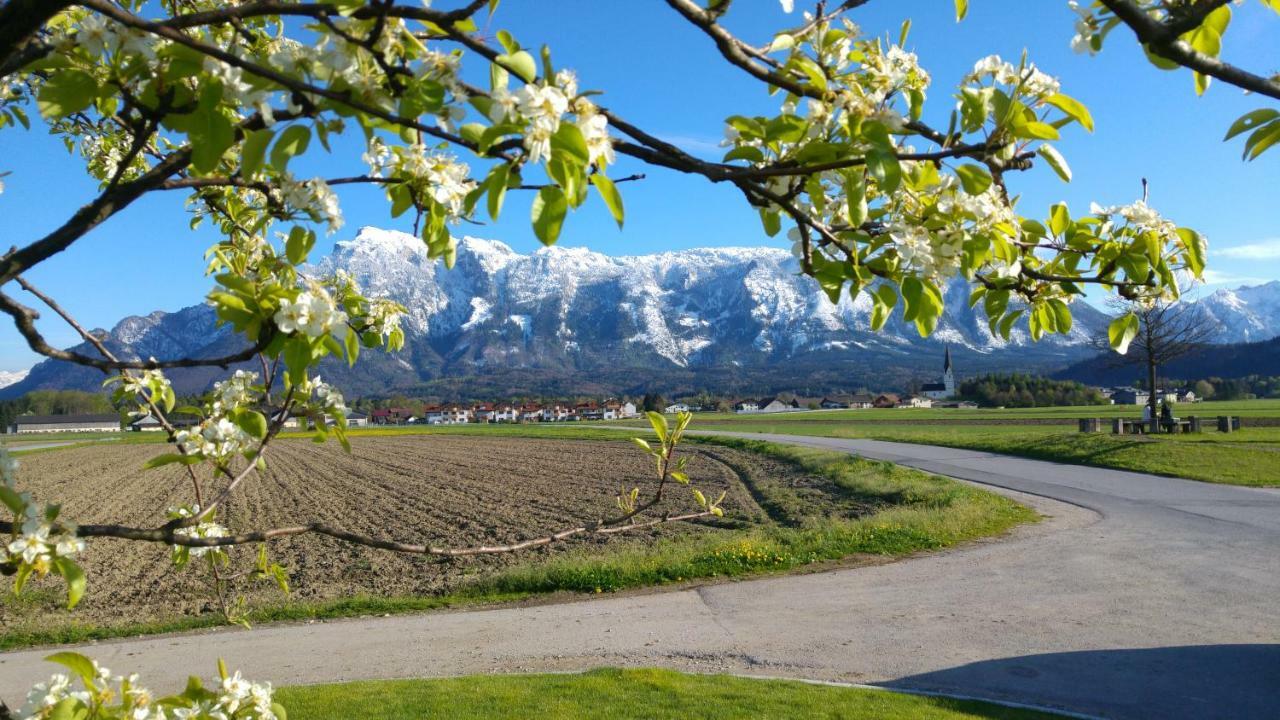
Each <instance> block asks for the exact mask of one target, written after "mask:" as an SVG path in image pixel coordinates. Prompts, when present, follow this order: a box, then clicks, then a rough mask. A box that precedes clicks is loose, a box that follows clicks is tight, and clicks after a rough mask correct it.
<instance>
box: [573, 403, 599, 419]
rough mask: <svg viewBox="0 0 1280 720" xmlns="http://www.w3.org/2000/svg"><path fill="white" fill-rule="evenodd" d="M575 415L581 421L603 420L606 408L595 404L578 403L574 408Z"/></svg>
mask: <svg viewBox="0 0 1280 720" xmlns="http://www.w3.org/2000/svg"><path fill="white" fill-rule="evenodd" d="M573 410H574V413H576V414H577V416H578V418H579V419H581V420H603V419H604V408H602V407H600V405H599V404H598V403H595V402H584V403H578V404H577V405H575V406H574V407H573Z"/></svg>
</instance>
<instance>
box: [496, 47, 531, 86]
mask: <svg viewBox="0 0 1280 720" xmlns="http://www.w3.org/2000/svg"><path fill="white" fill-rule="evenodd" d="M497 61H498V64H499V65H501V66H503V67H505V68H506V69H508V70H510V71H511V72H513V73H515V74H516V77H518V78H520V79H521V80H524V81H525V82H533V81H534V79H536V78H537V77H538V63H537V61H536V60H534V59H533V56H532V55H530V54H529V53H528V52H525V51H524V50H517V51H516V52H513V53H510V54H506V55H499V56H498V57H497Z"/></svg>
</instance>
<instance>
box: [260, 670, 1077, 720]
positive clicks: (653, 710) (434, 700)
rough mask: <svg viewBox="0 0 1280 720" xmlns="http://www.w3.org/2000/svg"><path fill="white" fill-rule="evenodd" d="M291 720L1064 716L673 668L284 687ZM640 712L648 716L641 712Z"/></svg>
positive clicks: (1044, 719) (1027, 719)
mask: <svg viewBox="0 0 1280 720" xmlns="http://www.w3.org/2000/svg"><path fill="white" fill-rule="evenodd" d="M276 697H277V698H278V699H279V700H280V701H281V703H282V704H283V705H284V706H285V707H286V708H287V709H288V711H289V717H290V719H291V720H340V719H341V720H346V718H350V717H351V716H352V710H353V708H359V712H358V714H359V716H360V717H361V718H368V719H369V720H416V719H417V718H424V717H448V718H451V719H452V720H468V719H469V718H476V719H477V720H479V719H480V718H484V720H503V719H504V718H511V720H516V719H517V718H520V719H523V718H526V717H529V715H530V712H531V710H530V709H531V708H537V711H536V714H537V716H538V717H540V718H546V719H547V720H556V719H557V718H573V719H574V720H577V719H579V718H583V719H590V720H610V719H614V718H619V719H620V718H635V717H641V716H643V717H645V718H652V719H653V720H661V719H662V718H671V719H673V720H675V719H677V718H679V719H680V720H684V719H685V718H698V719H702V720H716V719H718V718H743V717H752V718H798V717H803V718H815V719H822V718H842V719H844V720H857V719H861V718H867V719H870V718H875V719H876V720H976V719H978V718H986V719H989V720H1050V719H1051V718H1058V717H1061V716H1060V715H1050V714H1047V713H1041V712H1035V711H1031V710H1023V709H1018V708H1010V707H1005V706H1001V705H994V704H991V703H984V702H978V701H973V700H951V699H948V698H936V697H921V696H916V695H904V694H900V693H894V692H886V691H883V690H871V689H866V688H850V687H834V686H830V685H814V684H810V683H802V682H796V681H787V680H756V679H748V678H741V677H734V676H728V675H688V674H684V673H677V672H672V671H670V670H651V669H644V670H617V669H612V668H607V669H601V670H593V671H591V672H587V673H582V674H574V675H564V674H556V675H477V676H471V677H460V678H446V679H434V680H381V681H369V682H356V683H342V684H338V685H313V686H308V687H286V688H280V689H279V690H278V691H277V694H276ZM640 708H643V712H642V714H641V711H640V710H639V709H640Z"/></svg>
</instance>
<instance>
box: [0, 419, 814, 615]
mask: <svg viewBox="0 0 1280 720" xmlns="http://www.w3.org/2000/svg"><path fill="white" fill-rule="evenodd" d="M159 452H161V450H160V449H159V448H157V447H156V446H154V445H151V446H147V445H133V446H128V445H126V446H118V447H89V448H76V449H69V450H61V451H57V452H50V453H43V454H38V455H33V456H30V457H27V458H23V459H22V467H21V469H20V471H19V482H20V484H21V485H22V487H23V488H24V489H28V490H31V491H32V492H33V493H34V494H35V496H36V498H37V499H38V500H46V499H56V500H58V501H60V502H62V503H63V517H64V518H66V519H69V520H74V521H77V522H81V523H120V524H127V525H137V526H146V527H150V526H155V525H159V524H161V523H163V522H164V521H165V509H166V508H167V507H168V506H170V505H174V504H178V503H182V502H189V501H190V499H191V485H190V481H189V479H188V478H187V476H186V474H185V470H184V469H182V468H180V467H178V466H174V465H170V466H166V467H163V468H159V469H155V470H142V469H141V466H142V464H143V462H145V461H146V460H147V459H149V458H151V457H153V456H155V455H156V454H158V453H159ZM685 454H687V455H688V456H689V458H690V459H689V467H688V470H689V474H690V476H691V477H693V478H694V480H695V482H696V484H697V485H698V486H699V487H700V488H701V489H702V490H703V491H704V492H706V493H708V494H709V495H710V494H713V493H714V495H718V494H719V493H720V492H721V491H722V490H723V491H726V492H727V493H728V495H727V497H726V500H725V503H724V506H725V510H726V520H725V521H718V522H717V523H701V524H691V523H680V524H673V525H670V526H664V527H662V528H661V529H646V530H641V531H638V532H636V533H635V534H634V535H626V536H623V537H624V538H625V539H618V538H615V539H613V540H604V539H600V538H584V539H579V540H574V541H569V542H566V543H561V544H558V545H555V546H552V547H549V548H543V549H538V550H531V551H525V552H520V553H514V554H505V555H486V556H477V557H473V558H464V559H455V560H438V559H434V558H429V557H422V556H406V555H400V554H396V553H391V552H386V551H382V550H374V549H370V548H366V547H361V546H353V545H349V544H346V543H341V542H338V541H335V540H331V539H328V538H325V537H319V536H299V537H292V538H282V539H278V540H274V541H272V542H271V544H270V553H271V557H272V559H273V560H275V561H277V562H280V563H282V564H283V565H284V566H285V567H286V568H287V569H288V572H289V576H290V584H291V586H292V594H291V596H290V597H291V598H293V599H298V600H320V599H326V598H335V597H349V596H354V595H376V596H394V595H408V594H418V595H421V594H434V593H438V592H440V591H442V590H446V589H449V588H453V587H457V586H458V584H459V583H460V582H461V581H463V580H465V579H466V578H468V577H473V576H477V575H480V574H483V573H486V572H491V571H493V570H495V569H498V568H502V567H505V566H508V565H510V564H513V563H524V562H528V561H529V560H530V559H531V558H539V557H546V556H548V555H551V554H554V553H558V552H564V551H566V550H569V549H572V548H582V547H584V546H592V545H599V544H601V543H604V542H613V543H617V542H645V541H649V540H652V539H653V538H655V537H658V536H670V535H675V534H679V533H705V532H716V531H717V530H716V528H717V527H719V526H741V525H742V524H749V523H755V522H768V521H769V519H768V516H767V515H766V513H765V512H764V511H763V510H762V509H761V507H760V506H759V505H757V503H756V501H755V500H754V499H753V498H752V495H751V493H750V492H748V490H747V488H746V487H744V485H743V480H744V478H743V477H741V476H740V474H739V473H750V474H751V475H752V477H751V478H748V480H750V481H752V484H753V485H758V484H759V483H760V482H761V481H763V480H769V481H771V482H775V483H780V484H786V485H790V486H795V487H804V486H806V485H807V484H809V483H810V482H811V480H810V479H808V478H807V477H806V476H805V475H804V474H802V473H800V472H798V471H797V470H795V469H794V468H792V467H791V466H789V465H787V464H785V463H780V462H777V461H772V460H769V459H767V458H763V457H761V456H758V455H755V454H752V453H747V452H743V451H737V450H732V449H727V448H719V447H715V448H712V447H707V448H688V449H687V450H686V451H685ZM269 457H270V465H269V468H268V470H267V472H266V473H265V475H264V476H262V477H255V478H250V479H249V480H246V482H245V483H244V484H243V485H242V489H241V490H238V491H237V494H236V497H235V498H234V499H233V501H232V502H231V503H230V504H229V505H228V506H227V507H226V508H225V511H224V512H223V513H222V515H221V517H220V520H221V521H222V522H224V523H225V524H227V525H229V526H230V527H231V528H232V529H233V530H245V529H249V528H255V529H256V528H266V527H275V526H282V525H291V524H295V523H299V522H307V521H322V522H325V523H328V524H332V525H335V526H338V527H343V528H347V529H350V530H353V531H355V532H359V533H364V534H368V535H375V536H381V537H388V538H392V539H395V540H401V541H407V542H420V543H423V542H425V543H430V544H437V545H449V546H466V545H474V544H494V543H508V542H512V541H516V540H521V539H525V538H529V537H532V536H536V535H538V534H542V533H547V532H551V531H555V530H559V529H563V528H566V527H570V526H572V525H573V524H576V523H581V522H584V521H590V519H592V518H596V517H601V516H604V515H607V514H610V513H611V512H612V511H614V510H615V506H614V496H615V495H616V493H617V492H618V490H619V488H623V487H625V488H631V487H634V486H637V485H638V486H639V487H640V488H641V492H642V493H643V492H645V491H646V490H648V489H650V488H651V487H652V482H653V481H652V480H651V479H650V477H651V475H650V473H652V463H651V461H650V459H649V458H648V457H647V456H645V455H644V454H643V453H641V452H640V451H638V450H637V449H636V448H634V447H632V446H630V445H629V444H624V443H619V442H598V441H576V440H534V439H516V438H479V437H444V436H427V435H423V436H406V437H368V438H354V439H353V440H352V453H351V454H350V455H348V454H346V453H344V452H343V451H342V450H341V448H339V447H338V446H337V445H336V444H333V443H329V444H325V445H313V444H312V443H310V442H307V441H302V440H290V441H281V442H279V443H277V444H276V445H275V446H273V448H272V449H271V450H270V452H269ZM672 489H673V490H674V492H672V493H671V494H670V495H669V499H668V501H667V502H666V503H665V504H666V505H667V508H666V509H670V510H687V509H689V508H691V507H693V504H692V500H691V498H690V497H689V496H688V493H687V491H686V490H685V488H682V487H679V486H676V487H674V488H672ZM771 514H773V513H772V511H771ZM778 519H779V520H782V521H784V522H785V519H784V518H778ZM255 553H256V548H253V549H244V550H239V551H238V552H236V553H234V557H235V558H237V560H236V562H235V568H233V570H235V569H244V568H245V567H247V566H248V565H249V564H250V563H251V560H252V558H253V557H254V554H255ZM82 560H83V563H82V564H83V565H84V567H85V570H86V572H87V574H88V577H89V583H90V585H89V592H87V593H86V595H85V599H84V601H83V602H82V603H81V605H80V606H79V607H78V608H76V610H75V611H73V613H72V617H73V619H75V620H77V621H80V622H86V623H95V624H117V623H120V622H124V621H130V620H132V621H142V620H149V619H162V618H166V617H173V616H175V615H183V614H197V613H204V612H208V611H210V610H212V609H213V604H212V602H211V599H210V598H211V593H210V592H209V589H208V587H207V586H206V585H205V578H206V577H207V572H205V571H203V570H202V569H198V568H197V567H194V566H193V567H188V568H186V569H183V570H178V569H175V568H174V567H173V565H172V564H171V563H170V561H169V547H168V546H167V545H160V544H152V543H139V542H130V541H124V540H115V539H110V538H102V539H96V540H92V541H90V544H89V549H88V550H87V551H86V553H85V555H84V557H83V558H82ZM193 565H194V562H193ZM61 591H62V587H61V584H60V581H55V580H53V579H46V580H43V581H39V582H33V583H32V586H30V589H29V590H28V591H27V592H26V593H24V597H23V598H20V599H17V600H15V599H13V598H12V597H11V596H6V597H5V598H4V599H3V600H0V632H3V631H5V630H6V629H11V628H16V627H18V626H23V627H27V628H30V627H31V625H32V624H33V623H39V622H40V620H41V619H42V618H44V617H49V618H50V619H53V615H52V614H53V613H56V615H57V619H58V620H59V621H60V622H65V621H66V620H67V619H68V616H67V615H66V613H65V610H61V609H59V606H58V601H60V600H61ZM247 596H248V598H249V600H250V602H251V603H253V602H261V601H265V602H279V601H281V600H282V599H283V596H282V595H281V593H280V591H279V590H277V589H275V588H274V586H271V587H266V586H258V588H257V589H250V590H249V591H248V593H247Z"/></svg>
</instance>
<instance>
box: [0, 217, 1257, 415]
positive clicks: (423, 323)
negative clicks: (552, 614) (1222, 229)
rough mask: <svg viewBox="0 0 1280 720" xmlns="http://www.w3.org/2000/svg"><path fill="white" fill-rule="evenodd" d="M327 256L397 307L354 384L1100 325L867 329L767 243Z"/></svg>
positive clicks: (1042, 347)
mask: <svg viewBox="0 0 1280 720" xmlns="http://www.w3.org/2000/svg"><path fill="white" fill-rule="evenodd" d="M337 269H343V270H346V271H347V272H349V273H351V274H352V275H353V276H354V277H355V278H356V279H357V281H359V283H360V285H361V286H362V287H363V288H364V289H365V291H366V293H368V294H370V295H374V296H386V297H391V298H394V299H396V300H398V301H399V302H401V303H403V304H404V305H405V306H406V307H407V308H408V309H409V315H408V317H406V318H405V322H404V323H403V324H404V327H405V330H406V333H407V338H408V340H407V343H406V347H405V349H404V350H403V351H401V352H400V353H397V354H396V355H394V356H387V355H385V354H381V353H365V354H363V355H362V356H361V360H360V363H358V364H357V366H356V368H355V369H354V370H348V369H347V368H345V366H342V365H341V364H338V363H333V364H332V365H331V366H330V367H326V368H324V370H323V374H324V375H325V377H326V379H330V380H334V381H336V382H337V383H338V384H339V385H340V386H343V387H345V389H347V390H348V392H350V393H357V394H366V393H377V394H384V393H389V392H393V391H401V390H403V391H417V392H422V391H430V392H435V393H436V394H441V395H444V396H452V397H459V398H465V397H468V396H476V397H483V396H495V395H507V394H520V393H526V394H543V393H573V392H594V391H608V392H623V391H634V390H637V389H640V388H646V389H647V388H656V389H663V390H668V391H670V390H676V389H681V388H687V389H700V388H710V389H713V390H722V391H726V390H738V391H741V390H748V389H758V390H760V391H769V390H782V389H798V388H802V387H803V388H817V389H821V388H838V387H855V386H859V385H868V386H876V385H885V386H894V385H900V384H902V383H905V382H907V381H909V380H911V379H932V378H933V375H934V374H936V372H937V370H938V367H939V366H940V364H941V357H942V348H943V346H944V344H946V345H950V346H951V348H952V352H953V355H955V356H956V362H957V366H958V368H959V370H960V371H961V374H969V373H972V372H979V371H985V370H998V369H999V370H1013V369H1018V370H1038V369H1050V368H1056V367H1061V366H1064V365H1066V364H1069V363H1070V362H1073V361H1076V360H1080V359H1082V358H1085V357H1088V356H1089V355H1091V354H1093V352H1094V350H1093V348H1092V346H1091V344H1090V342H1091V339H1092V338H1094V337H1096V336H1098V335H1099V334H1100V333H1101V332H1102V331H1103V329H1104V328H1105V324H1106V322H1107V317H1106V316H1105V315H1104V314H1103V313H1101V312H1099V311H1098V310H1096V309H1094V308H1093V307H1091V306H1089V305H1087V304H1085V303H1077V304H1076V305H1075V306H1074V307H1073V310H1074V313H1075V326H1074V328H1073V330H1072V332H1071V334H1070V335H1068V336H1051V337H1048V338H1046V339H1044V340H1042V341H1041V342H1039V343H1032V342H1031V341H1030V340H1029V338H1028V337H1027V336H1026V333H1025V331H1024V330H1021V329H1019V330H1015V331H1014V334H1013V336H1012V338H1011V339H1010V341H1008V342H1005V341H1004V340H1002V339H1001V338H999V337H993V336H992V334H991V333H990V331H989V330H988V329H987V324H986V321H985V320H984V319H982V318H981V317H980V315H978V314H976V313H974V312H973V311H972V310H970V309H969V308H968V306H967V302H966V300H967V297H968V288H967V287H966V286H965V284H964V283H963V282H956V283H953V284H952V285H950V286H948V287H947V288H946V291H945V292H946V295H947V307H948V310H947V314H946V315H945V316H944V317H943V319H942V321H941V322H940V324H939V326H938V329H937V331H936V332H935V333H934V335H933V336H932V337H930V338H927V339H922V338H920V337H919V336H918V334H917V333H916V331H915V328H914V326H913V325H909V324H906V323H902V322H901V321H900V320H899V319H897V318H895V319H894V320H891V321H890V323H889V324H888V325H887V326H886V327H885V328H884V329H883V330H882V331H880V332H873V331H872V330H871V329H870V315H871V303H870V302H869V301H868V300H867V298H866V297H865V296H863V297H859V298H858V299H856V300H850V299H849V298H848V297H847V296H846V297H845V298H843V299H842V300H841V301H840V302H839V303H838V304H832V303H831V302H830V301H829V300H828V299H827V297H826V295H825V294H824V293H822V291H821V290H820V289H819V288H818V286H817V284H816V283H815V282H814V281H813V280H811V279H809V278H807V277H805V276H803V275H800V274H799V272H798V267H797V263H796V261H795V259H794V258H792V257H791V255H790V254H789V253H787V252H786V251H783V250H779V249H775V248H762V247H755V248H707V249H695V250H683V251H678V252H667V253H659V254H652V255H635V256H623V257H611V256H607V255H603V254H601V253H597V252H592V251H590V250H586V249H582V248H566V247H552V248H544V249H540V250H538V251H536V252H533V253H529V254H521V253H517V252H515V251H514V250H512V249H511V248H510V247H508V246H507V245H505V244H503V243H501V242H498V241H494V240H483V239H478V238H471V237H467V238H463V239H462V240H460V241H459V247H458V253H457V263H456V266H455V267H454V268H453V269H452V270H446V269H445V268H444V267H443V265H441V264H440V263H439V262H436V261H432V260H429V259H428V258H427V256H426V251H425V248H424V246H423V244H422V242H421V241H420V240H418V239H417V238H415V237H413V236H412V235H407V234H405V233H400V232H396V231H388V230H379V229H376V228H369V227H366V228H363V229H361V230H360V232H359V233H358V234H357V236H356V237H355V238H354V239H352V240H348V241H341V242H338V243H337V244H336V247H335V249H334V251H333V253H331V254H330V255H329V256H327V257H325V258H322V259H320V260H319V261H318V262H317V263H316V265H315V268H314V270H315V271H316V272H319V273H324V272H330V271H333V270H337ZM1268 288H1269V290H1268ZM1255 290H1256V291H1258V292H1254V291H1255ZM1210 300H1213V303H1212V304H1210V302H1209V301H1210ZM1232 302H1235V305H1232ZM1205 303H1206V308H1207V309H1206V312H1212V313H1213V315H1212V317H1213V318H1214V321H1215V322H1219V323H1220V324H1221V325H1222V326H1223V327H1224V334H1225V335H1226V336H1227V337H1229V339H1232V340H1234V339H1235V338H1237V337H1247V338H1251V339H1256V338H1258V337H1260V336H1259V335H1258V334H1259V333H1265V332H1266V328H1269V327H1280V325H1277V322H1276V321H1277V319H1280V283H1272V285H1269V286H1261V287H1260V288H1244V289H1241V290H1239V291H1235V294H1234V295H1227V294H1226V291H1222V292H1220V293H1217V294H1215V295H1213V296H1210V298H1209V299H1207V300H1206V301H1205ZM1241 333H1254V334H1252V335H1249V334H1244V335H1242V334H1241ZM1273 334H1274V333H1273ZM107 338H108V343H109V344H110V345H111V346H112V347H113V349H114V350H115V351H116V352H118V353H120V354H122V355H125V356H130V357H149V356H154V357H157V358H165V357H177V356H180V355H193V354H194V355H198V356H199V355H203V356H206V357H208V356H213V355H215V354H223V353H226V352H228V351H233V350H235V349H237V348H238V347H240V346H241V344H242V343H243V340H241V339H239V338H237V337H234V336H232V335H231V334H230V333H228V332H226V331H225V330H224V329H219V328H217V327H216V326H215V323H214V318H213V313H212V310H210V309H209V308H208V307H206V306H204V305H196V306H192V307H189V308H185V309H183V310H180V311H178V312H175V313H163V312H156V313H152V314H150V315H147V316H142V317H130V318H126V319H125V320H122V321H121V322H120V323H119V324H118V325H116V327H115V328H114V329H112V330H111V331H110V332H109V333H107ZM1013 348H1016V349H1017V351H1016V352H1011V350H1012V349H1013ZM86 352H88V350H87V349H86ZM218 374H219V373H218V372H215V371H214V370H195V371H190V372H183V373H177V374H175V383H176V384H177V385H178V387H179V390H181V391H187V392H193V391H200V390H203V389H204V388H205V387H207V385H208V384H209V383H210V382H211V381H212V379H214V377H215V376H216V375H218ZM100 382H101V380H100V375H99V374H97V373H94V372H90V371H86V370H84V369H82V368H75V367H71V366H68V365H66V364H65V363H56V362H52V361H46V362H43V363H40V364H39V365H37V366H36V367H35V368H33V369H32V371H31V374H30V376H29V377H28V378H27V379H26V380H24V381H22V382H21V383H18V384H16V385H13V386H11V387H9V388H4V389H3V390H0V395H5V396H13V395H17V394H20V393H22V392H26V391H28V390H32V389H36V388H44V387H84V388H85V389H91V388H96V387H97V386H98V384H99V383H100Z"/></svg>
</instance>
